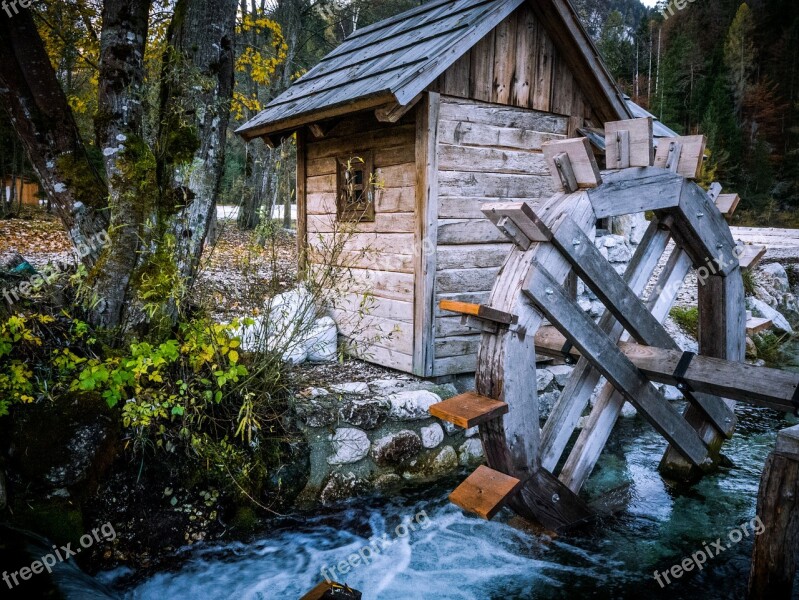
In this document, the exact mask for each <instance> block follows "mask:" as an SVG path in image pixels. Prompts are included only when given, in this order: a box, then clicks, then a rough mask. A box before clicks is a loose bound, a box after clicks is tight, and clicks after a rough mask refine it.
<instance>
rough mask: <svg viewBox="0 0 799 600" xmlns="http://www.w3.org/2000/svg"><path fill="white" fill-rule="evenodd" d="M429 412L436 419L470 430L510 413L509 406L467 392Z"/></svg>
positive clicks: (440, 403)
mask: <svg viewBox="0 0 799 600" xmlns="http://www.w3.org/2000/svg"><path fill="white" fill-rule="evenodd" d="M429 410H430V414H431V415H433V416H434V417H438V418H439V419H443V420H444V421H447V422H448V423H452V424H453V425H457V426H458V427H463V428H464V429H469V428H470V427H474V426H476V425H479V424H480V423H485V422H486V421H490V420H492V419H498V418H500V417H501V416H502V415H504V414H506V413H507V412H508V405H507V404H505V403H504V402H500V401H499V400H493V399H492V398H486V397H485V396H481V395H480V394H478V393H477V392H466V393H465V394H459V395H457V396H453V397H452V398H449V399H447V400H444V401H443V402H439V403H437V404H433V405H432V406H431V407H430V409H429Z"/></svg>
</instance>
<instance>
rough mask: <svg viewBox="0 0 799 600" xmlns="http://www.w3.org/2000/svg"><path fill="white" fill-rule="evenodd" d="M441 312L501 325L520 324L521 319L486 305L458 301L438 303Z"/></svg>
mask: <svg viewBox="0 0 799 600" xmlns="http://www.w3.org/2000/svg"><path fill="white" fill-rule="evenodd" d="M438 305H439V307H440V308H441V310H447V311H450V312H456V313H460V314H462V315H469V316H472V317H477V318H479V319H483V320H485V321H491V322H493V323H499V324H501V325H512V324H514V323H516V322H518V320H519V317H517V316H516V315H512V314H510V313H507V312H504V311H501V310H497V309H495V308H491V307H490V306H486V305H485V304H472V303H469V302H458V301H456V300H441V302H439V303H438Z"/></svg>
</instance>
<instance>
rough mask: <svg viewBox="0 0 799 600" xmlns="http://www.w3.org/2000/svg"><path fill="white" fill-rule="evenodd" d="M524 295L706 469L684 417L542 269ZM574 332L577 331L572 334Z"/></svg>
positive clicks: (701, 448)
mask: <svg viewBox="0 0 799 600" xmlns="http://www.w3.org/2000/svg"><path fill="white" fill-rule="evenodd" d="M534 267H535V268H533V269H532V270H531V271H530V273H529V276H528V278H527V281H526V282H525V284H524V288H523V289H524V291H525V293H527V295H528V296H529V297H530V299H531V300H532V301H533V303H535V304H536V306H538V307H539V308H540V309H541V311H542V312H543V313H544V314H545V315H546V317H547V318H548V319H549V321H550V322H552V323H553V324H554V325H555V326H556V327H557V328H558V329H559V330H560V331H561V332H562V333H563V334H564V335H566V336H567V337H568V339H569V341H570V342H571V343H572V344H573V345H574V346H576V347H577V348H578V349H579V350H580V352H581V353H582V354H584V355H585V356H586V358H588V359H589V360H590V361H591V363H592V364H593V365H594V368H596V369H597V370H599V371H600V372H601V373H602V375H604V376H605V378H606V379H607V380H608V381H610V382H611V383H612V384H613V385H614V387H615V388H616V389H617V390H619V391H620V392H622V393H623V394H624V395H625V397H626V399H627V401H628V402H630V403H631V404H633V406H635V407H636V408H637V409H638V411H639V412H640V413H641V414H642V415H643V416H644V417H645V418H646V419H647V420H648V421H649V422H650V423H651V424H652V426H653V427H655V429H657V430H658V432H660V434H661V435H663V437H665V438H666V439H667V440H668V441H669V442H670V443H672V444H674V445H675V446H676V447H679V448H680V452H681V454H683V455H684V456H685V457H686V458H687V459H688V460H690V461H691V463H692V464H694V465H696V466H698V467H700V468H708V467H709V466H710V465H712V461H711V459H710V457H709V456H708V450H707V448H706V447H705V445H704V443H703V442H702V440H701V439H700V438H699V436H698V435H697V433H696V431H694V430H693V429H692V428H691V427H690V426H689V425H688V423H687V422H686V421H685V420H684V419H683V418H682V416H681V415H680V414H679V413H678V412H677V411H676V410H675V409H674V407H672V406H671V405H670V404H669V403H668V402H667V401H666V400H665V399H664V398H663V396H662V395H661V394H660V393H659V392H658V391H657V390H656V389H655V388H654V386H653V385H652V384H651V383H650V382H649V381H648V380H647V379H646V377H645V376H644V375H643V373H641V372H640V371H639V370H638V369H637V368H636V366H635V365H634V364H633V363H631V362H630V361H629V359H628V358H627V357H626V356H624V354H623V353H622V352H621V350H619V348H618V347H617V346H616V344H614V343H613V341H612V340H611V339H610V338H609V337H608V336H607V334H606V333H604V332H603V331H602V330H601V329H599V326H598V325H597V324H596V323H594V321H593V320H592V319H591V317H590V316H589V315H587V314H586V313H585V312H583V311H582V310H581V309H580V307H579V306H577V305H576V303H573V302H570V301H569V299H568V297H567V296H566V294H565V292H564V290H563V288H562V287H561V286H560V285H559V283H558V282H557V280H555V279H554V278H553V277H552V276H551V275H550V274H549V273H548V272H547V271H546V269H545V268H544V267H543V266H542V265H540V264H535V265H534ZM572 332H577V334H574V333H572Z"/></svg>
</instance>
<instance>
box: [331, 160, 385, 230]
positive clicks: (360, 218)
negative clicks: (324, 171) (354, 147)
mask: <svg viewBox="0 0 799 600" xmlns="http://www.w3.org/2000/svg"><path fill="white" fill-rule="evenodd" d="M356 161H357V162H356ZM356 165H357V166H358V167H359V168H357V169H356V168H355V167H356ZM348 166H349V169H348ZM348 170H349V171H351V172H354V173H357V172H360V173H361V182H360V183H355V184H352V185H353V187H354V191H355V192H360V194H361V197H360V199H358V200H357V201H353V200H352V198H351V195H350V194H351V192H350V191H349V190H348V189H347V184H346V182H345V178H346V173H347V171H348ZM364 196H365V199H364ZM336 218H337V219H338V220H339V221H341V222H351V223H374V220H375V185H374V156H373V153H372V151H371V150H368V151H364V152H353V153H351V154H347V155H341V156H337V157H336Z"/></svg>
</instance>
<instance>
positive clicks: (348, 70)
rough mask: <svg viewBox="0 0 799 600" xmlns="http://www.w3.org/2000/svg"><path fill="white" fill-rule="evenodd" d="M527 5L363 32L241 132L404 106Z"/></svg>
mask: <svg viewBox="0 0 799 600" xmlns="http://www.w3.org/2000/svg"><path fill="white" fill-rule="evenodd" d="M525 1H528V0H433V1H431V2H428V3H426V4H424V5H422V6H419V7H417V8H413V9H411V10H409V11H406V12H404V13H402V14H399V15H396V16H395V17H392V18H389V19H385V20H383V21H380V22H379V23H375V24H373V25H370V26H369V27H364V28H363V29H359V30H357V31H355V32H354V33H353V34H352V35H350V36H349V37H348V38H347V39H346V40H345V41H344V42H343V43H342V44H341V45H340V46H339V47H338V48H336V49H335V50H333V52H331V53H330V54H328V55H327V56H326V57H325V58H324V59H322V61H321V62H320V63H319V64H318V65H316V66H315V67H314V68H313V69H311V70H310V71H309V72H308V73H306V74H305V75H304V76H303V77H301V78H300V79H299V80H297V82H296V83H294V85H292V86H291V87H290V88H289V89H288V90H286V91H285V92H284V93H283V94H281V95H280V96H278V97H277V98H275V99H274V100H273V101H272V102H270V103H269V104H268V105H267V107H266V108H265V109H264V110H263V111H261V112H260V113H259V114H258V115H257V116H255V117H254V118H252V119H251V120H249V121H248V122H247V123H245V124H244V125H242V126H241V127H240V128H239V129H238V130H237V133H239V134H241V135H242V136H243V137H244V138H246V139H252V138H255V137H259V136H265V135H274V134H279V133H288V132H291V131H293V130H295V129H296V128H298V127H300V126H302V125H306V124H310V123H313V122H315V121H320V120H323V119H325V118H330V117H334V116H339V115H342V114H346V113H348V112H355V111H357V110H365V109H370V108H376V107H380V106H386V105H388V104H392V103H395V104H399V105H400V106H406V105H408V104H409V103H411V102H412V101H413V100H414V98H416V97H417V96H418V95H419V94H420V93H421V92H423V91H424V90H425V88H427V86H429V85H430V84H431V83H432V82H433V81H435V79H436V78H437V77H438V76H439V75H441V73H443V72H444V71H445V70H446V69H447V68H448V67H450V66H451V65H452V64H453V63H454V62H455V61H456V60H458V58H460V57H461V56H463V55H464V54H465V53H466V52H468V51H469V50H470V49H471V47H472V46H474V45H475V44H476V43H477V42H478V41H479V40H480V39H481V38H483V37H484V36H485V35H487V34H488V33H489V32H490V31H491V30H492V29H493V28H494V27H496V26H497V25H498V24H499V23H501V22H502V21H503V20H504V19H505V18H506V17H508V16H509V15H510V14H511V13H512V12H513V11H514V10H515V9H517V8H518V7H519V6H520V5H522V4H523V3H524V2H525ZM547 3H549V4H557V5H560V6H559V9H560V10H559V12H560V13H561V15H563V14H566V15H567V17H566V18H574V19H576V17H574V15H573V9H571V6H569V5H568V0H537V2H536V4H547ZM574 27H575V24H574V23H569V24H568V26H566V27H564V31H565V32H567V35H574V31H575V29H574ZM576 28H577V29H576V30H577V31H579V32H581V34H582V35H583V36H584V39H581V40H580V43H576V44H575V48H576V49H577V50H578V51H579V50H580V49H582V48H586V47H587V48H589V51H590V50H591V49H593V44H591V42H590V40H589V39H588V37H587V35H585V32H584V30H582V27H580V26H579V23H577V24H576ZM590 54H591V56H590V57H588V58H589V61H588V62H589V63H590V62H591V61H592V60H593V61H597V60H598V58H597V54H596V52H595V49H593V51H590ZM590 66H591V67H592V68H593V70H597V69H596V65H590ZM599 70H601V71H602V73H598V74H597V75H598V76H599V77H602V76H605V77H607V70H606V69H604V65H601V69H599ZM609 83H610V87H611V88H613V90H615V93H616V95H617V96H618V90H616V88H615V85H614V84H613V82H612V81H610V82H609ZM605 84H606V85H607V82H605ZM617 100H619V106H620V107H621V108H618V109H617V110H616V112H619V111H621V112H619V115H620V116H623V112H624V110H626V106H625V105H624V103H623V100H621V99H620V97H619V98H617Z"/></svg>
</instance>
